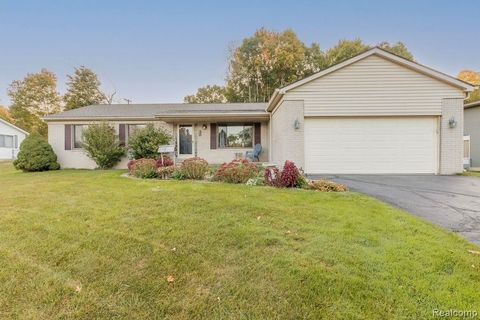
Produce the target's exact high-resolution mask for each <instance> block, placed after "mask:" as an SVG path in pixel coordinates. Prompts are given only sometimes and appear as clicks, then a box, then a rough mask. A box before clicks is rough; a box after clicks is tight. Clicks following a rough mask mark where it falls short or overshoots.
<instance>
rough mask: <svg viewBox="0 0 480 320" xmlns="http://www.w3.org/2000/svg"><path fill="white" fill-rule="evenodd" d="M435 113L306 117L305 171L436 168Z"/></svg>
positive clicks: (425, 170)
mask: <svg viewBox="0 0 480 320" xmlns="http://www.w3.org/2000/svg"><path fill="white" fill-rule="evenodd" d="M437 136H438V134H437V118H436V117H402V118H396V117H392V118H311V119H308V118H307V119H305V172H306V173H358V174H366V173H437V171H438V170H437V168H438V138H437Z"/></svg>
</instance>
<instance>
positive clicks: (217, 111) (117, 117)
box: [45, 48, 475, 174]
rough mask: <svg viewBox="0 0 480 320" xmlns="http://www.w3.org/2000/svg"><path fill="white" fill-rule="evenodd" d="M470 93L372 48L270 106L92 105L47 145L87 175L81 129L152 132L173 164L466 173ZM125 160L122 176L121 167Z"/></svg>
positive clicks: (62, 121) (69, 115)
mask: <svg viewBox="0 0 480 320" xmlns="http://www.w3.org/2000/svg"><path fill="white" fill-rule="evenodd" d="M474 89H475V87H474V86H472V85H470V84H468V83H466V82H463V81H460V80H458V79H456V78H454V77H451V76H448V75H446V74H443V73H441V72H438V71H435V70H433V69H430V68H428V67H425V66H423V65H420V64H418V63H415V62H411V61H409V60H406V59H404V58H402V57H399V56H396V55H394V54H391V53H388V52H386V51H384V50H382V49H379V48H373V49H371V50H368V51H366V52H364V53H362V54H359V55H357V56H355V57H353V58H351V59H348V60H346V61H344V62H342V63H339V64H337V65H334V66H332V67H330V68H328V69H325V70H323V71H321V72H318V73H316V74H314V75H312V76H310V77H307V78H305V79H303V80H300V81H297V82H295V83H292V84H290V85H288V86H286V87H283V88H279V89H277V90H275V92H274V94H273V96H272V97H271V99H270V101H269V102H268V103H231V104H130V105H94V106H88V107H84V108H79V109H75V110H71V111H66V112H62V113H59V114H55V115H50V116H48V117H46V118H45V121H47V122H48V139H49V142H50V144H51V145H52V147H53V149H54V150H55V152H56V154H57V156H58V160H59V163H60V164H61V166H62V167H65V168H94V167H95V163H94V162H93V161H92V160H90V159H89V158H88V157H87V156H86V155H85V153H84V152H83V151H82V149H81V132H82V128H83V126H85V125H88V124H89V123H93V122H97V121H109V122H111V123H112V125H114V126H115V128H116V130H118V135H119V138H120V140H122V141H125V142H126V143H127V144H128V136H129V135H130V134H131V133H132V132H133V130H135V128H138V126H142V125H145V124H146V123H149V122H153V123H155V124H157V125H158V126H165V127H166V128H168V130H169V131H170V132H171V133H172V136H173V137H174V140H175V141H174V143H175V145H176V156H177V157H178V159H179V160H181V159H182V158H187V157H192V156H198V157H202V158H204V159H206V160H207V161H208V162H210V163H222V162H225V161H230V160H232V159H234V158H235V157H243V156H244V155H245V152H246V151H247V150H252V149H253V146H255V145H256V144H261V145H262V147H263V152H262V153H261V154H260V157H259V160H260V161H268V162H274V163H278V164H281V163H283V162H284V161H285V160H292V161H294V162H295V163H296V164H297V165H298V166H299V167H302V168H303V169H304V171H305V173H307V174H335V173H338V174H341V173H351V174H382V173H385V174H386V173H424V174H454V173H458V172H461V171H462V170H463V103H464V99H465V98H466V96H467V95H468V93H469V92H471V91H473V90H474ZM126 163H127V160H126V159H125V160H124V161H122V162H121V163H120V164H119V167H126Z"/></svg>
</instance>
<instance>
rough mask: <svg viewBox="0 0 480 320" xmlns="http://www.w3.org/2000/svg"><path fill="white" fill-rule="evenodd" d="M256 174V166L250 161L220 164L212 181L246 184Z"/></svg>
mask: <svg viewBox="0 0 480 320" xmlns="http://www.w3.org/2000/svg"><path fill="white" fill-rule="evenodd" d="M257 174H258V170H257V166H256V165H255V164H254V163H253V162H251V161H250V160H233V161H231V162H229V163H224V164H222V165H221V166H220V168H218V170H217V172H216V173H215V175H214V177H213V179H214V180H216V181H223V182H228V183H246V182H247V181H248V180H249V179H252V178H254V177H255V176H256V175H257Z"/></svg>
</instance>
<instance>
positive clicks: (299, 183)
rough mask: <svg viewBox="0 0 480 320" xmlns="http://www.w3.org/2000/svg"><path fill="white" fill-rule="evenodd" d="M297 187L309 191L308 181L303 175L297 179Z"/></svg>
mask: <svg viewBox="0 0 480 320" xmlns="http://www.w3.org/2000/svg"><path fill="white" fill-rule="evenodd" d="M296 186H297V188H302V189H308V182H307V179H305V177H304V176H303V175H301V174H299V175H298V178H297V182H296Z"/></svg>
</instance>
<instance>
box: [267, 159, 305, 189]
mask: <svg viewBox="0 0 480 320" xmlns="http://www.w3.org/2000/svg"><path fill="white" fill-rule="evenodd" d="M264 176H265V184H266V185H269V186H272V187H277V188H295V187H297V181H298V180H299V179H298V178H299V176H300V171H299V170H298V168H297V166H296V165H295V163H293V161H288V160H287V161H285V164H284V165H283V170H282V171H281V172H280V170H279V169H278V168H267V169H265V174H264Z"/></svg>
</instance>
